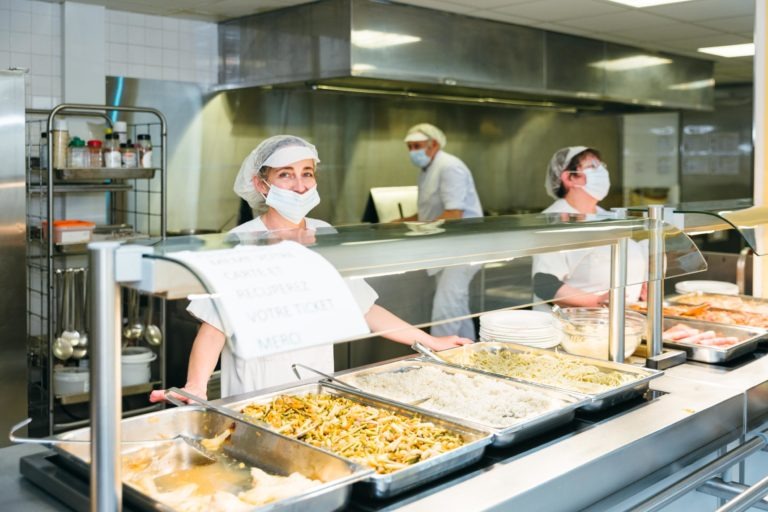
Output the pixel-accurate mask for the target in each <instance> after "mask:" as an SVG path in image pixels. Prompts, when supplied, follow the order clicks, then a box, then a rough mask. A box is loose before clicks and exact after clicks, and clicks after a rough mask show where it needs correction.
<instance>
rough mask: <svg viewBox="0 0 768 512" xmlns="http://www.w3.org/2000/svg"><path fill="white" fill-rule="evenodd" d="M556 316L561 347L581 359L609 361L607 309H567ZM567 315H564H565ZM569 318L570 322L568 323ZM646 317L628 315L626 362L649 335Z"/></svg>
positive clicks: (625, 326)
mask: <svg viewBox="0 0 768 512" xmlns="http://www.w3.org/2000/svg"><path fill="white" fill-rule="evenodd" d="M561 311H562V313H561V312H556V313H554V316H555V318H556V319H557V322H556V325H557V327H558V329H560V332H561V339H560V345H562V347H563V348H564V349H565V351H566V352H568V353H570V354H574V355H577V356H586V357H593V358H595V359H603V360H607V359H608V338H609V330H608V320H609V312H608V309H607V308H564V309H562V310H561ZM563 313H564V315H563ZM566 317H567V320H566ZM645 321H646V320H645V316H643V315H641V314H640V313H637V312H634V311H626V312H625V314H624V359H626V358H628V357H629V356H631V355H632V354H633V353H634V352H635V350H637V347H638V346H639V345H640V341H642V338H643V334H644V333H645Z"/></svg>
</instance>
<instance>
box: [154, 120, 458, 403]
mask: <svg viewBox="0 0 768 512" xmlns="http://www.w3.org/2000/svg"><path fill="white" fill-rule="evenodd" d="M319 162H320V159H319V158H318V155H317V150H316V149H315V147H314V146H313V145H312V144H310V143H309V142H307V141H305V140H303V139H301V138H299V137H295V136H292V135H277V136H274V137H270V138H269V139H266V140H264V141H263V142H262V143H261V144H259V146H258V147H257V148H256V149H254V150H253V151H252V152H251V154H250V155H248V157H247V158H246V159H245V161H244V162H243V164H242V166H241V167H240V171H239V173H238V175H237V177H236V178H235V186H234V190H235V192H236V193H237V194H238V195H239V196H240V197H242V198H243V199H245V200H246V201H248V204H249V205H251V207H256V206H257V205H258V204H259V203H260V202H262V201H264V202H265V203H266V205H267V210H266V212H265V213H264V214H263V215H261V216H260V217H257V218H255V219H253V220H252V221H250V222H246V223H245V224H242V225H240V226H238V227H236V228H234V229H233V230H232V231H231V233H253V232H265V231H269V232H273V233H276V234H277V236H282V237H284V238H292V239H297V238H298V239H301V238H302V237H303V236H304V235H306V233H307V231H306V230H314V229H316V228H318V227H330V225H329V224H328V223H326V222H323V221H321V220H316V219H310V218H306V217H305V215H306V214H307V213H309V211H310V210H311V209H312V208H314V207H315V206H317V205H318V204H319V203H320V196H319V195H318V192H317V183H316V180H315V172H316V166H317V163H319ZM347 285H348V286H349V287H350V290H351V291H352V294H353V296H354V297H355V300H356V301H357V303H358V306H359V307H360V310H361V312H362V313H363V314H364V316H365V320H366V322H367V324H368V327H369V328H370V329H371V331H372V332H378V331H390V330H394V331H393V332H390V333H388V334H386V335H385V336H386V337H387V338H388V339H390V340H392V341H396V342H399V343H404V344H408V345H410V344H412V343H413V342H415V341H419V342H421V343H422V344H425V345H427V346H429V347H430V348H432V349H434V350H443V349H446V348H451V347H454V346H458V345H463V344H466V343H470V342H471V340H469V339H463V338H460V337H459V336H443V337H435V336H431V335H429V334H427V333H426V332H424V331H422V330H421V329H417V328H415V327H413V326H411V325H410V324H408V323H407V322H405V321H403V320H402V319H400V318H398V317H397V316H395V315H393V314H392V313H390V312H389V311H387V310H386V309H384V308H382V307H381V306H377V305H376V304H374V302H375V301H376V299H377V298H378V295H377V294H376V292H375V291H374V290H373V289H372V288H371V287H370V286H368V285H367V284H366V283H365V282H364V281H362V280H350V281H347ZM188 311H189V312H190V313H192V314H193V315H195V316H196V317H197V318H199V319H200V320H201V321H202V322H203V323H202V325H201V327H200V330H199V331H198V333H197V336H196V337H195V341H194V343H193V345H192V353H191V354H190V359H189V368H188V370H187V383H186V384H185V385H184V390H185V391H188V392H190V393H192V394H194V395H197V396H199V397H206V395H207V391H206V390H207V384H208V379H209V378H210V376H211V373H213V370H214V368H215V367H216V362H217V360H218V358H219V355H221V392H222V396H230V395H235V394H238V393H245V392H248V391H255V390H258V389H261V388H265V387H269V386H277V385H280V384H284V383H287V382H291V381H293V380H295V378H296V377H295V376H294V374H293V372H292V370H291V364H292V363H303V364H305V365H308V366H311V367H312V368H316V369H318V370H320V371H323V372H333V346H332V345H324V346H319V347H311V348H306V349H301V350H296V351H293V352H286V353H280V354H275V355H271V356H266V357H258V358H252V359H247V360H246V359H242V358H240V357H238V356H237V355H236V354H234V353H233V352H232V351H231V350H230V348H229V346H228V344H227V343H226V336H225V333H224V332H222V328H221V323H220V320H219V317H218V315H217V314H216V312H215V308H214V307H213V304H212V303H211V302H210V301H207V300H205V301H199V300H197V301H192V303H191V304H190V306H189V308H188ZM164 398H165V392H164V391H163V390H156V391H153V392H152V394H151V395H150V401H152V402H157V401H160V400H163V399H164Z"/></svg>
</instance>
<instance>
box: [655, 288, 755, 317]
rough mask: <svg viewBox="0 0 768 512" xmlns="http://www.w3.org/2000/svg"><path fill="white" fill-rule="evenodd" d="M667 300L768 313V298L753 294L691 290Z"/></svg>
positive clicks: (670, 296)
mask: <svg viewBox="0 0 768 512" xmlns="http://www.w3.org/2000/svg"><path fill="white" fill-rule="evenodd" d="M666 300H667V301H668V302H669V303H670V304H685V305H692V306H696V305H699V304H702V303H704V302H707V303H709V304H710V305H711V306H712V307H713V308H715V309H727V310H728V311H739V312H741V313H753V314H756V315H765V314H766V313H768V299H763V298H760V297H752V296H751V295H725V294H722V293H707V292H690V293H684V294H680V295H669V296H667V297H666Z"/></svg>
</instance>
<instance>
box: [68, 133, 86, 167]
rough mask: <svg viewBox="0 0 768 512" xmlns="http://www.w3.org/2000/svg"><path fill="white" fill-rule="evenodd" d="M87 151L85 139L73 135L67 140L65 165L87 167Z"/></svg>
mask: <svg viewBox="0 0 768 512" xmlns="http://www.w3.org/2000/svg"><path fill="white" fill-rule="evenodd" d="M87 156H88V152H87V150H86V149H85V141H84V140H83V139H81V138H80V137H74V138H73V139H72V140H71V141H70V142H69V152H68V155H67V167H74V168H80V169H82V168H83V167H88V166H87V165H86V164H87V163H88V158H87Z"/></svg>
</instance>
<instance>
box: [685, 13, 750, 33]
mask: <svg viewBox="0 0 768 512" xmlns="http://www.w3.org/2000/svg"><path fill="white" fill-rule="evenodd" d="M696 24H697V25H701V26H704V27H709V28H714V29H717V30H722V31H724V32H733V33H740V32H749V33H750V34H751V33H752V32H753V31H754V28H755V17H754V16H739V17H737V18H725V19H719V20H703V21H697V22H696Z"/></svg>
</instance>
